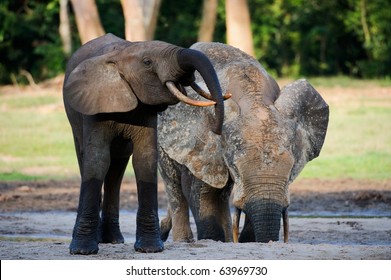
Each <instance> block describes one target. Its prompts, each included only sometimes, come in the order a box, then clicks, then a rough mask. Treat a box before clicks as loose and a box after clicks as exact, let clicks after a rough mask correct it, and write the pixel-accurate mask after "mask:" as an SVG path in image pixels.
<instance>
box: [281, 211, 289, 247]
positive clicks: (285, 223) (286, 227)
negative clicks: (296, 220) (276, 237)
mask: <svg viewBox="0 0 391 280" xmlns="http://www.w3.org/2000/svg"><path fill="white" fill-rule="evenodd" d="M282 221H283V226H284V243H288V239H289V217H288V209H285V210H284V211H283V212H282Z"/></svg>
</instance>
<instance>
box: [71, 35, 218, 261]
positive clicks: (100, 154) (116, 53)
mask: <svg viewBox="0 0 391 280" xmlns="http://www.w3.org/2000/svg"><path fill="white" fill-rule="evenodd" d="M195 70H197V71H198V72H199V73H200V74H201V76H202V77H203V79H204V81H205V83H206V84H207V87H208V88H209V90H210V92H211V94H212V97H211V98H213V100H215V101H216V102H214V101H198V100H192V99H190V98H188V97H187V96H185V95H183V94H182V92H181V91H180V90H183V87H184V86H188V85H190V84H193V83H194V80H195V76H194V73H195ZM177 87H178V88H179V90H178V88H177ZM63 95H64V104H65V109H66V113H67V116H68V119H69V122H70V124H71V127H72V132H73V136H74V142H75V148H76V154H77V158H78V162H79V167H80V173H81V189H80V199H79V207H78V212H77V218H76V223H75V227H74V230H73V236H72V237H73V238H72V242H71V244H70V253H71V254H96V253H97V252H98V243H99V242H103V243H123V242H124V239H123V236H122V234H121V231H120V228H119V192H120V185H121V181H122V177H123V175H124V171H125V168H126V166H127V164H128V161H129V157H130V156H131V155H133V158H132V160H133V168H134V172H135V176H136V181H137V193H138V202H139V208H138V212H137V231H136V242H135V245H134V247H135V249H136V251H140V252H159V251H162V250H163V242H162V241H161V239H160V228H159V219H158V212H157V155H158V153H157V114H158V112H159V111H162V110H165V109H166V108H167V107H168V105H172V104H176V103H178V102H179V101H183V102H185V103H188V104H191V105H196V106H209V105H213V104H216V105H215V115H214V116H213V119H214V120H213V121H212V122H213V125H212V126H211V128H212V130H213V131H214V132H215V133H221V127H222V121H223V117H224V106H223V98H222V96H221V87H220V84H219V81H218V79H217V76H216V72H215V70H214V69H213V66H212V65H211V63H210V61H209V60H208V58H207V57H206V56H205V55H204V54H202V53H201V52H199V51H196V50H190V49H184V48H181V47H178V46H175V45H171V44H168V43H165V42H159V41H150V42H129V41H125V40H123V39H120V38H118V37H116V36H114V35H112V34H107V35H104V36H102V37H99V38H97V39H95V40H92V41H90V42H88V43H87V44H85V45H83V46H82V47H81V48H80V49H79V50H78V51H76V52H75V53H74V54H73V56H72V57H71V59H70V60H69V62H68V65H67V69H66V74H65V81H64V87H63ZM208 129H209V127H208ZM102 184H104V194H103V203H102V205H101V196H102V194H101V192H102ZM100 210H102V213H101V217H100Z"/></svg>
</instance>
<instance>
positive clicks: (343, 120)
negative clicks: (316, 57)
mask: <svg viewBox="0 0 391 280" xmlns="http://www.w3.org/2000/svg"><path fill="white" fill-rule="evenodd" d="M376 90H379V88H378V87H377V88H376V87H375V88H374V91H376ZM388 93H389V95H388V96H386V97H383V95H381V96H379V95H377V96H373V97H371V96H361V95H360V92H359V91H358V90H357V96H355V95H352V96H351V97H350V98H343V99H342V100H340V101H338V100H337V101H335V100H332V101H331V102H330V122H329V128H328V131H327V136H326V141H325V143H324V146H323V149H322V152H321V154H320V157H319V158H317V159H315V160H313V162H310V163H309V164H307V166H306V167H305V169H304V170H303V172H302V174H301V175H300V176H301V177H302V178H317V177H318V178H319V177H320V178H347V177H349V178H360V179H361V178H367V179H387V178H391V90H390V89H389V90H388ZM341 94H343V93H341ZM327 97H328V96H326V99H327ZM330 99H332V98H330Z"/></svg>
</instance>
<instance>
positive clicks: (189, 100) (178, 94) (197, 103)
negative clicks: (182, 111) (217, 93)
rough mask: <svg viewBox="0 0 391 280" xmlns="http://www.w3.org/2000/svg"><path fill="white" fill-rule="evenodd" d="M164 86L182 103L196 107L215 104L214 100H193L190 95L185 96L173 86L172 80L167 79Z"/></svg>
mask: <svg viewBox="0 0 391 280" xmlns="http://www.w3.org/2000/svg"><path fill="white" fill-rule="evenodd" d="M166 86H167V88H168V89H169V90H170V92H171V93H172V94H173V95H174V96H175V97H176V98H178V100H180V101H182V102H183V103H186V104H189V105H193V106H197V107H206V106H212V105H215V104H216V102H214V101H201V100H195V99H192V98H190V97H187V96H186V95H184V94H183V93H182V92H181V91H180V90H179V89H178V88H177V87H176V86H175V84H174V82H171V81H168V82H166Z"/></svg>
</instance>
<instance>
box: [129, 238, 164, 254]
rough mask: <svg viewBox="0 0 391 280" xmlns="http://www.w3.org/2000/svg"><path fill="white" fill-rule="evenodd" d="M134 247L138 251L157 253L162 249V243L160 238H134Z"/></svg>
mask: <svg viewBox="0 0 391 280" xmlns="http://www.w3.org/2000/svg"><path fill="white" fill-rule="evenodd" d="M134 249H135V250H136V251H137V252H140V253H159V252H162V251H163V250H164V244H163V241H162V240H161V239H160V238H154V239H149V238H136V243H134Z"/></svg>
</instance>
